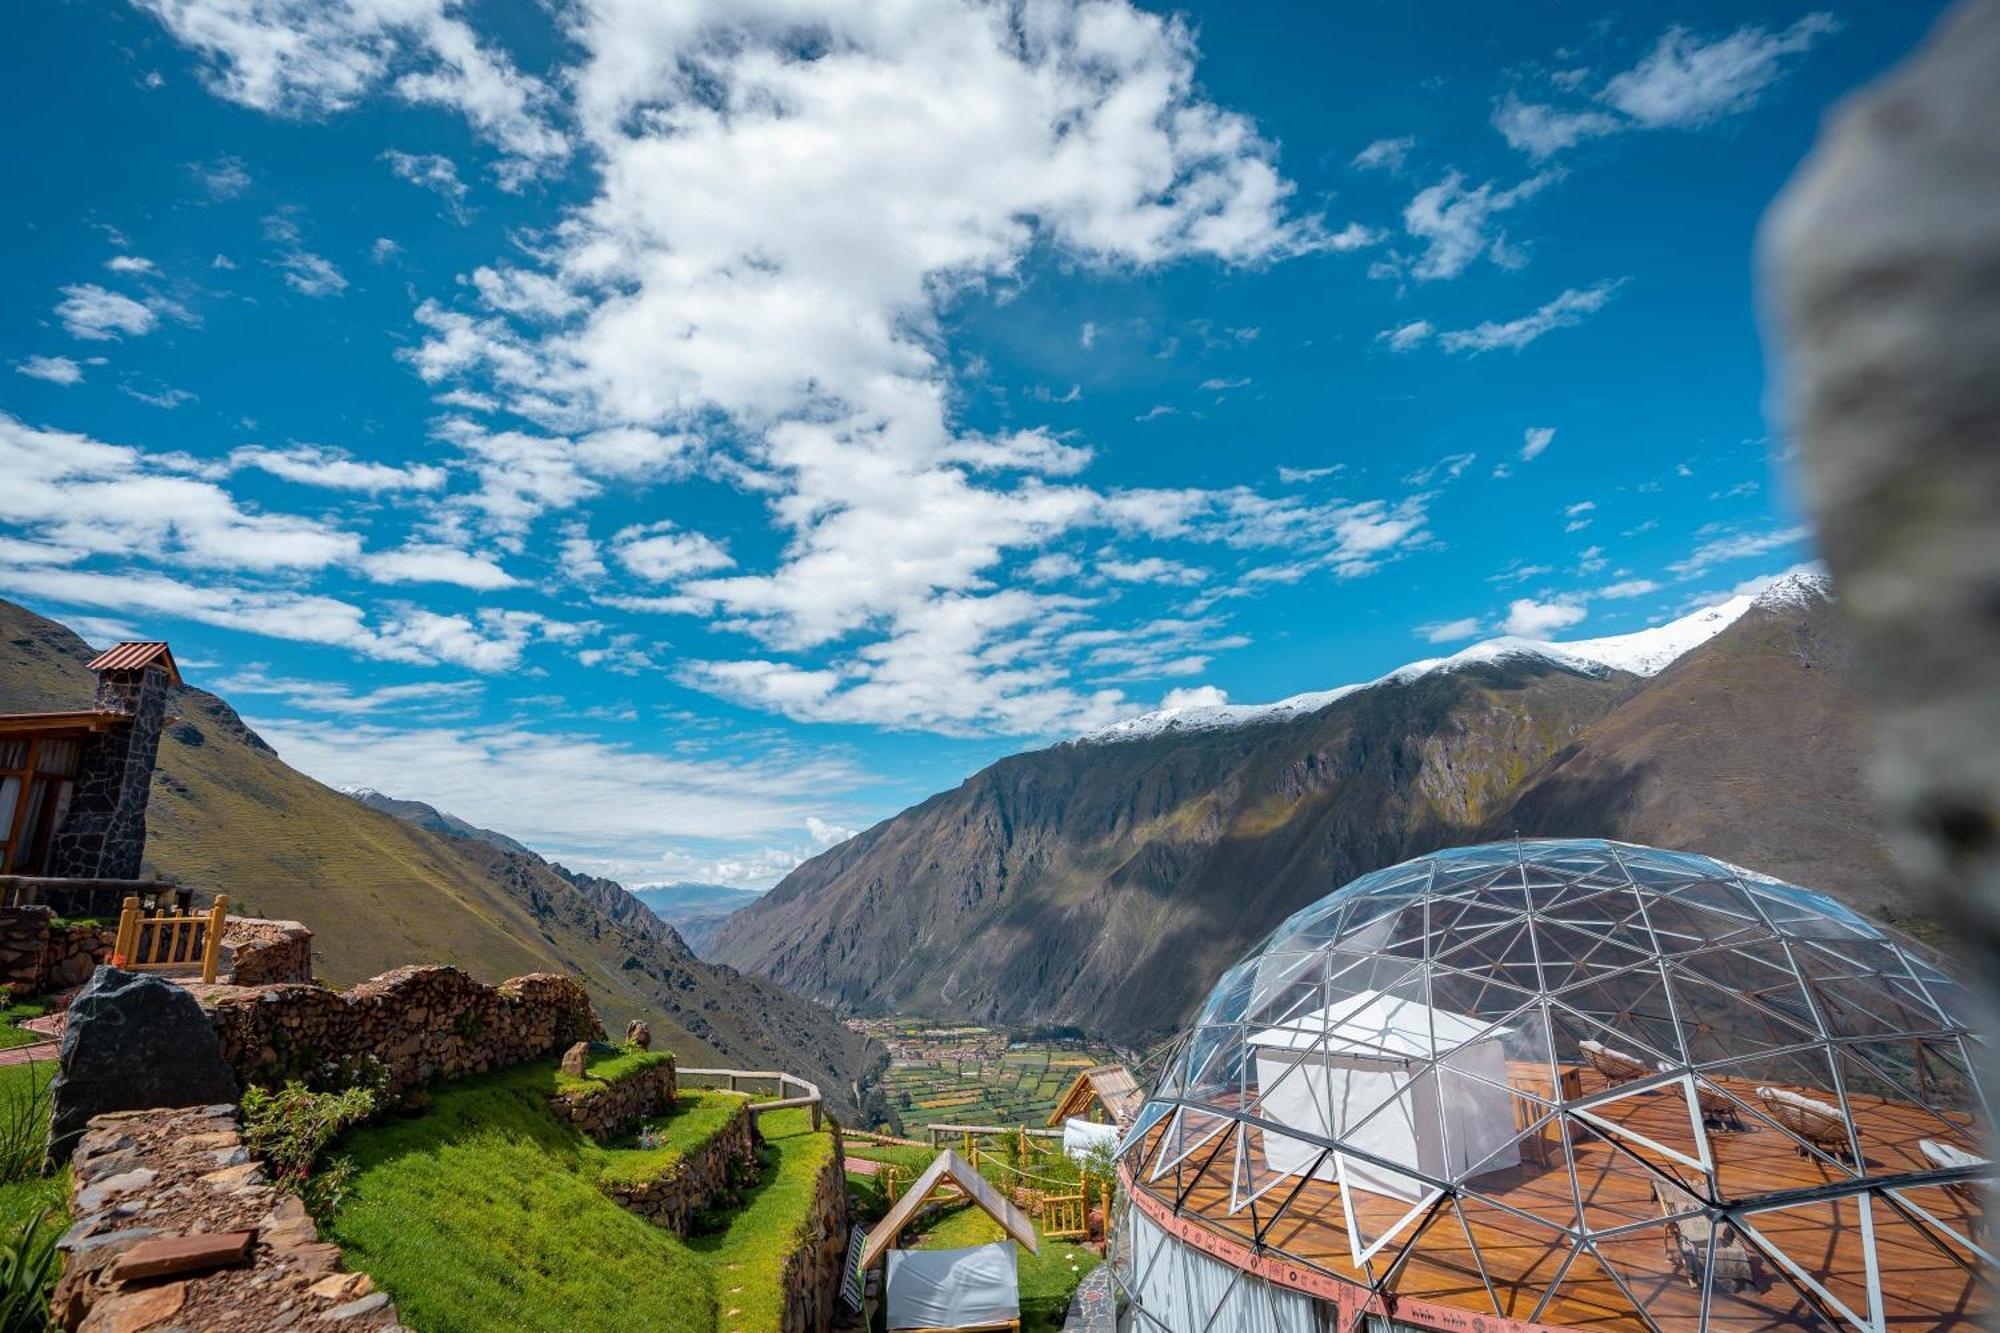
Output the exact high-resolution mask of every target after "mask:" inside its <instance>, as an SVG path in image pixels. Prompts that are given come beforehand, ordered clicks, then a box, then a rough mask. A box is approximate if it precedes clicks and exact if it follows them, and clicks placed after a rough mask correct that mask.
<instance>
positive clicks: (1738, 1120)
mask: <svg viewBox="0 0 2000 1333" xmlns="http://www.w3.org/2000/svg"><path fill="white" fill-rule="evenodd" d="M1660 1072H1661V1073H1662V1074H1671V1073H1673V1072H1674V1069H1673V1066H1672V1065H1670V1064H1668V1063H1667V1062H1666V1061H1664V1060H1662V1061H1660ZM1694 1095H1695V1100H1696V1101H1698V1102H1700V1103H1701V1122H1702V1123H1703V1124H1704V1125H1714V1126H1715V1127H1716V1128H1717V1129H1720V1128H1722V1127H1723V1126H1724V1125H1727V1126H1728V1127H1729V1128H1731V1129H1734V1130H1741V1129H1742V1128H1743V1118H1742V1117H1741V1116H1739V1115H1737V1114H1736V1103H1735V1102H1734V1101H1733V1100H1731V1099H1730V1098H1728V1097H1725V1096H1723V1095H1722V1094H1721V1093H1719V1092H1717V1091H1715V1090H1714V1089H1713V1088H1704V1087H1703V1086H1702V1085H1701V1082H1700V1080H1698V1079H1697V1080H1696V1081H1695V1085H1694Z"/></svg>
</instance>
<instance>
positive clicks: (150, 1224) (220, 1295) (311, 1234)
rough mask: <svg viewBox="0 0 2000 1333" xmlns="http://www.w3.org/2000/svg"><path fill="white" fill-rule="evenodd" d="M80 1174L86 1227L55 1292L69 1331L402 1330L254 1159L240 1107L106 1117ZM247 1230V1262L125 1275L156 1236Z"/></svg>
mask: <svg viewBox="0 0 2000 1333" xmlns="http://www.w3.org/2000/svg"><path fill="white" fill-rule="evenodd" d="M71 1166H72V1169H73V1172H74V1175H73V1177H72V1179H71V1182H70V1211H71V1213H72V1214H73V1215H74V1216H75V1217H76V1219H77V1221H76V1223H75V1225H73V1226H71V1227H70V1229H69V1230H68V1231H67V1232H66V1233H64V1235H63V1238H62V1241H61V1242H60V1245H61V1248H62V1249H63V1251H64V1252H65V1253H66V1254H67V1255H68V1256H69V1260H68V1263H67V1265H66V1266H65V1268H64V1270H63V1276H62V1280H61V1282H60V1283H59V1284H58V1285H57V1287H56V1296H55V1312H56V1316H57V1319H58V1322H59V1323H60V1324H61V1326H62V1327H64V1328H73V1329H77V1330H79V1333H138V1330H142V1329H160V1330H168V1329H177V1330H189V1329H199V1330H201V1331H202V1333H269V1331H270V1330H273V1329H286V1328H293V1327H300V1328H304V1327H308V1326H310V1327H313V1328H318V1327H320V1326H322V1325H323V1324H328V1323H331V1324H334V1325H336V1326H340V1327H344V1328H349V1329H357V1330H358V1329H377V1330H386V1329H394V1328H398V1327H399V1325H398V1324H397V1321H396V1307H395V1306H394V1305H392V1304H390V1303H389V1297H388V1295H387V1293H385V1292H380V1291H376V1290H375V1288H374V1283H373V1282H372V1281H370V1279H369V1278H368V1276H367V1274H365V1273H349V1272H344V1271H342V1269H341V1266H340V1250H339V1248H338V1247H336V1246H334V1245H330V1244H327V1243H326V1242H324V1241H322V1240H321V1239H320V1236H319V1229H318V1228H317V1227H315V1226H314V1225H313V1221H312V1218H311V1217H309V1216H308V1215H307V1214H306V1210H305V1206H304V1205H303V1204H301V1203H300V1202H299V1200H298V1198H297V1196H296V1195H291V1194H286V1193H282V1192H281V1191H279V1190H278V1189H277V1188H276V1187H275V1186H273V1185H272V1184H271V1183H270V1182H269V1181H268V1180H267V1179H266V1178H265V1176H264V1172H263V1169H262V1168H261V1167H260V1166H258V1164H257V1163H256V1162H254V1161H251V1160H250V1158H249V1154H248V1152H247V1151H246V1150H245V1148H244V1146H243V1135H242V1130H241V1127H240V1126H239V1125H238V1123H237V1119H236V1108H235V1107H233V1106H205V1107H191V1108H189V1109H187V1110H182V1111H120V1112H117V1113H115V1114H112V1115H102V1116H98V1117H97V1118H96V1119H95V1120H92V1121H91V1122H90V1128H89V1129H88V1130H87V1131H85V1133H84V1136H83V1140H82V1142H81V1143H79V1144H78V1145H77V1151H76V1156H75V1158H74V1159H73V1161H72V1163H71ZM243 1232H252V1233H255V1240H254V1242H253V1245H252V1249H251V1253H250V1261H249V1262H248V1263H247V1264H240V1265H236V1266H231V1267H221V1268H210V1269H207V1270H206V1271H201V1270H190V1271H183V1272H180V1273H174V1274H169V1275H166V1276H159V1277H151V1276H137V1275H134V1276H129V1277H128V1276H125V1275H124V1274H122V1273H121V1272H120V1267H119V1261H120V1259H121V1256H123V1255H125V1254H126V1253H128V1252H130V1251H133V1250H134V1249H135V1247H138V1246H140V1245H142V1244H143V1243H144V1242H146V1241H148V1240H154V1239H158V1238H165V1237H173V1236H186V1237H219V1236H224V1235H228V1234H229V1233H243ZM201 1244H202V1243H201V1242H195V1241H190V1242H189V1246H188V1247H187V1248H191V1249H192V1248H200V1247H201ZM141 1253H143V1251H141ZM138 1257H139V1256H138V1255H136V1254H135V1255H134V1259H135V1261H136V1260H137V1259H138ZM136 1271H137V1272H138V1273H146V1272H152V1271H158V1270H157V1269H148V1268H146V1267H143V1266H140V1267H138V1268H137V1270H136Z"/></svg>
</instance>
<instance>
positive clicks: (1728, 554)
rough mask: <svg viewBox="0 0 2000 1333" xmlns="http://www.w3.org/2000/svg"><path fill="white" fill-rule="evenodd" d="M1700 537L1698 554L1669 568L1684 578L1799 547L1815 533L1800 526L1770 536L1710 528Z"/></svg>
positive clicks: (1694, 552)
mask: <svg viewBox="0 0 2000 1333" xmlns="http://www.w3.org/2000/svg"><path fill="white" fill-rule="evenodd" d="M1698 535H1699V538H1700V540H1699V541H1698V543H1697V545H1696V546H1695V548H1694V550H1693V551H1692V552H1690V553H1689V554H1688V556H1687V557H1686V558H1685V559H1682V560H1676V561H1675V562H1674V563H1672V564H1671V565H1668V566H1667V568H1668V569H1669V570H1671V571H1672V572H1673V573H1675V574H1677V575H1679V576H1680V577H1682V578H1694V577H1695V576H1697V575H1699V574H1702V573H1705V572H1707V570H1708V569H1710V568H1711V567H1712V566H1715V565H1719V564H1724V563H1726V562H1728V561H1731V560H1743V559H1747V558H1748V557H1750V556H1754V555H1766V554H1768V553H1770V552H1772V551H1777V550H1782V549H1783V548H1785V547H1787V546H1793V545H1796V544H1797V543H1799V542H1802V541H1806V540H1808V539H1809V538H1810V537H1811V536H1812V529H1810V528H1808V527H1805V526H1804V525H1798V526H1794V527H1786V528H1773V529H1771V530H1769V531H1766V532H1740V531H1729V530H1718V529H1716V528H1713V527H1707V528H1703V529H1702V531H1701V533H1700V534H1698Z"/></svg>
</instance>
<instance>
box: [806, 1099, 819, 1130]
mask: <svg viewBox="0 0 2000 1333" xmlns="http://www.w3.org/2000/svg"><path fill="white" fill-rule="evenodd" d="M807 1109H808V1110H810V1111H811V1113H812V1132H813V1133H815V1134H817V1133H819V1113H820V1104H819V1101H818V1100H817V1099H815V1100H814V1101H813V1104H812V1105H811V1106H810V1107H809V1108H807Z"/></svg>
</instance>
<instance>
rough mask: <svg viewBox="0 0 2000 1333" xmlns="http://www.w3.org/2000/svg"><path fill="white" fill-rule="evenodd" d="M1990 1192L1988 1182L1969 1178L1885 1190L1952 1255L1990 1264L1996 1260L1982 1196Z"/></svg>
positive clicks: (1998, 1261) (1997, 1260)
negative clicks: (1961, 1180)
mask: <svg viewBox="0 0 2000 1333" xmlns="http://www.w3.org/2000/svg"><path fill="white" fill-rule="evenodd" d="M1991 1192H1992V1185H1991V1183H1990V1182H1988V1181H1984V1180H1973V1181H1964V1182H1961V1183H1959V1184H1955V1185H1919V1186H1917V1187H1915V1188H1911V1189H1899V1190H1889V1191H1888V1195H1889V1197H1890V1198H1891V1199H1893V1200H1894V1201H1895V1203H1897V1204H1901V1205H1902V1206H1903V1207H1904V1208H1905V1209H1907V1210H1908V1211H1909V1212H1910V1213H1912V1214H1913V1215H1914V1216H1915V1217H1916V1219H1917V1221H1918V1223H1919V1224H1921V1225H1922V1226H1923V1227H1924V1229H1925V1230H1926V1231H1928V1232H1929V1233H1930V1234H1931V1235H1932V1236H1933V1237H1935V1238H1936V1239H1937V1240H1938V1241H1939V1242H1940V1243H1941V1244H1943V1245H1944V1246H1945V1247H1946V1248H1948V1249H1949V1250H1950V1251H1951V1252H1952V1253H1953V1254H1954V1255H1957V1256H1958V1257H1959V1258H1960V1259H1961V1260H1963V1261H1964V1262H1966V1263H1968V1264H1974V1265H1979V1264H1984V1265H1986V1266H1987V1267H1989V1268H1990V1267H1993V1266H1995V1265H1996V1264H2000V1259H1996V1257H1995V1255H1994V1246H1993V1243H1992V1239H1991V1232H1990V1230H1989V1228H1988V1227H1987V1223H1986V1211H1987V1210H1986V1199H1987V1197H1988V1195H1989V1194H1990V1193H1991ZM1892 1206H1893V1205H1892Z"/></svg>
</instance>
